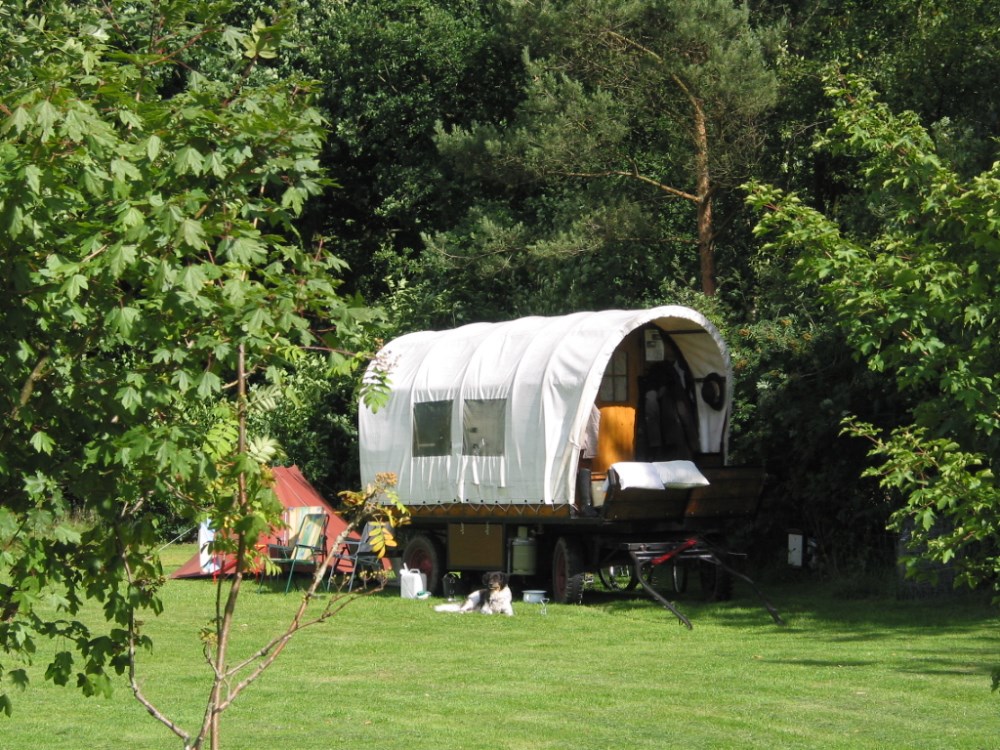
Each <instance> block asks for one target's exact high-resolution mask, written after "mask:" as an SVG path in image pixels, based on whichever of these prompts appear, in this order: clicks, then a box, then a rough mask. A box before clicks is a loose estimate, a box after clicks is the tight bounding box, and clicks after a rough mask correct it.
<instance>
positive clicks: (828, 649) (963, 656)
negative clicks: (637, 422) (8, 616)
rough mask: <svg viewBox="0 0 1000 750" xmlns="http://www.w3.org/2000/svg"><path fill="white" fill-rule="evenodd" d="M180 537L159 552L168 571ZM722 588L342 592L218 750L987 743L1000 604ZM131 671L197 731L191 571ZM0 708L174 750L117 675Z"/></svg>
mask: <svg viewBox="0 0 1000 750" xmlns="http://www.w3.org/2000/svg"><path fill="white" fill-rule="evenodd" d="M190 552H191V548H190V547H179V548H176V549H175V550H172V551H171V553H170V554H171V555H173V556H175V557H176V563H180V562H181V561H183V560H184V559H186V557H187V555H188V554H190ZM765 588H766V592H767V594H768V595H769V598H770V599H771V600H772V601H773V602H774V604H775V605H776V606H777V608H778V609H779V611H780V612H781V613H782V615H783V616H784V618H785V619H786V621H787V622H788V625H787V626H786V627H780V626H777V625H775V624H774V623H773V622H772V620H771V618H770V617H769V616H768V614H767V613H766V611H765V610H764V609H763V608H762V607H760V606H758V603H757V599H756V598H755V597H754V596H753V594H752V592H751V591H750V590H749V589H745V588H741V587H740V586H737V589H736V597H735V599H734V600H733V601H731V602H726V603H722V604H707V603H701V602H698V601H697V600H696V599H695V598H694V596H688V597H683V598H679V599H678V604H679V606H680V608H681V610H682V611H684V612H685V613H686V614H688V615H689V616H690V617H691V620H692V622H693V623H694V630H692V631H688V630H686V629H684V628H683V627H681V626H680V625H679V624H678V623H677V621H676V620H675V619H674V617H673V616H672V615H671V614H670V613H668V612H666V611H665V610H664V609H663V608H661V607H659V606H658V605H656V604H655V603H654V602H652V601H651V600H649V599H647V598H644V597H642V596H638V595H637V596H623V595H608V594H601V593H599V592H593V593H590V594H589V595H588V596H587V597H585V602H587V604H586V605H585V606H583V607H568V606H556V605H552V604H550V605H548V606H547V614H545V615H542V614H541V607H540V606H539V605H529V604H523V603H520V602H519V601H516V602H515V609H516V611H517V615H516V616H515V617H513V618H506V617H483V616H479V615H445V614H439V613H436V612H434V611H433V608H432V605H433V603H434V601H433V600H431V601H418V600H402V599H400V598H399V597H398V592H393V593H388V592H386V593H383V594H380V595H377V596H372V597H368V598H365V599H362V600H360V601H357V602H354V603H353V604H352V605H351V606H349V607H348V608H347V609H346V610H345V611H344V612H343V613H342V614H340V615H338V616H337V617H336V618H335V619H334V620H333V621H331V622H329V623H327V624H325V625H321V626H319V627H317V628H315V629H312V630H310V631H306V632H303V633H301V634H299V636H297V637H296V639H295V640H294V641H293V642H292V644H291V645H290V646H289V648H288V649H287V650H286V651H285V653H284V654H283V655H282V656H281V657H280V659H279V660H278V662H277V663H276V665H275V668H273V670H272V671H271V672H269V673H268V674H267V675H265V676H264V678H263V679H262V680H261V681H260V682H258V683H257V684H256V685H255V686H253V687H252V688H250V690H249V691H248V692H247V693H245V694H244V696H243V697H242V698H241V699H240V700H239V701H238V702H237V703H236V704H235V705H234V707H233V708H232V709H231V710H230V711H229V712H227V713H226V714H225V715H224V718H223V748H225V750H238V749H243V748H246V749H248V750H249V749H251V748H252V749H256V748H279V747H292V748H304V749H306V750H312V748H317V749H318V748H355V747H371V748H386V749H388V750H395V749H400V750H477V749H479V748H482V749H484V750H486V749H489V750H497V749H503V750H541V749H556V748H558V749H563V748H565V749H566V750H590V749H593V750H605V749H609V748H664V747H674V748H695V749H706V748H741V749H744V748H767V749H768V750H775V749H776V748H795V749H796V750H801V749H803V748H823V749H824V750H830V749H837V748H843V749H844V750H847V749H848V748H849V749H850V750H859V749H864V748H870V749H874V748H880V749H881V748H884V749H885V750H897V749H900V748H905V749H907V750H918V749H920V748H927V749H928V750H930V749H933V750H961V749H967V750H997V749H998V748H1000V695H996V694H993V693H991V692H990V679H989V671H990V669H991V668H992V667H993V666H994V665H996V664H997V663H1000V629H998V625H1000V618H998V617H997V613H996V610H995V609H991V608H990V607H989V606H988V605H987V604H986V603H985V602H983V601H979V600H974V599H971V598H956V599H950V600H948V601H945V602H941V601H934V602H924V601H917V602H914V601H897V600H895V599H892V598H878V599H838V598H835V597H834V596H832V595H830V594H829V592H827V591H825V590H821V589H818V588H817V587H815V586H813V585H807V584H803V583H797V584H780V585H770V586H766V587H765ZM163 596H164V600H165V603H166V613H165V615H164V616H162V617H160V618H158V619H152V620H150V622H149V623H148V625H147V632H148V633H149V634H150V635H151V636H152V637H153V640H154V642H155V644H156V645H155V649H154V651H153V652H152V653H149V654H143V655H141V662H140V665H139V672H140V680H141V682H142V683H143V685H144V688H145V690H146V692H147V695H148V696H149V697H150V698H151V699H152V700H153V701H154V702H155V703H157V704H158V706H159V707H160V708H161V709H162V710H164V711H165V712H167V713H168V714H170V715H171V716H173V717H175V718H176V719H178V720H180V721H181V722H183V723H185V724H186V725H187V726H188V727H189V728H190V727H193V726H194V725H195V724H196V723H197V722H198V719H199V717H200V714H201V711H202V709H203V706H204V698H205V695H206V693H207V690H208V680H207V677H208V673H207V667H206V666H205V664H204V662H203V661H202V658H201V654H200V644H199V641H198V637H197V634H198V630H199V627H200V626H201V625H202V624H204V623H205V621H206V620H207V618H208V616H209V614H210V612H211V611H212V605H213V588H212V585H211V583H210V582H206V581H170V582H169V583H168V584H167V586H166V588H165V589H164V592H163ZM295 603H296V596H295V595H294V594H289V595H287V596H286V595H284V594H282V593H272V592H265V593H260V594H258V593H256V590H255V589H254V588H252V587H251V588H250V589H249V590H248V591H247V595H246V596H245V598H244V600H243V607H242V609H241V611H240V613H239V615H238V620H237V623H238V631H239V639H240V643H239V645H238V647H237V650H238V651H242V652H248V651H249V650H250V649H252V648H253V647H254V646H258V645H260V644H261V643H262V642H263V641H264V640H265V639H266V638H267V637H268V636H270V635H272V634H274V633H275V632H277V631H278V629H279V628H280V627H281V625H282V623H283V622H285V621H286V620H287V619H288V615H289V613H290V612H291V611H292V609H293V608H294V606H295ZM41 673H42V670H41V669H39V668H38V667H35V668H33V672H32V674H33V685H32V687H31V688H29V689H28V691H26V692H24V693H16V694H15V695H14V696H13V697H14V701H15V703H14V716H13V717H12V718H10V719H6V718H3V717H2V716H0V750H21V749H27V748H46V750H80V749H81V748H88V749H90V750H101V749H104V748H109V749H110V748H115V749H116V750H119V749H122V748H127V749H129V750H145V749H146V748H149V749H153V748H179V747H180V743H179V742H178V741H177V740H176V739H175V738H174V736H173V735H172V734H170V733H169V732H168V731H167V730H166V729H165V728H163V727H162V726H160V725H159V724H158V723H157V722H155V721H154V720H153V719H152V718H150V717H149V716H148V715H147V714H146V713H145V712H144V710H143V709H142V708H141V707H140V706H139V705H138V704H137V703H136V702H135V701H134V699H133V698H132V696H131V693H130V691H129V690H128V687H127V685H126V684H125V682H124V681H123V682H122V683H121V687H120V688H118V689H116V692H115V695H114V697H113V698H111V699H104V698H91V699H86V698H83V697H82V696H81V695H80V694H79V693H78V692H76V691H75V690H72V689H68V688H57V687H54V686H52V685H50V684H47V683H45V682H43V680H42V675H41Z"/></svg>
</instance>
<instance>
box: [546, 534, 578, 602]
mask: <svg viewBox="0 0 1000 750" xmlns="http://www.w3.org/2000/svg"><path fill="white" fill-rule="evenodd" d="M586 579H587V571H586V570H585V569H584V565H583V552H582V551H581V549H580V545H579V543H577V542H576V541H574V540H572V539H567V538H566V537H559V541H557V542H556V546H555V547H554V548H553V549H552V601H554V602H557V603H559V604H580V603H582V602H583V587H584V584H585V583H586Z"/></svg>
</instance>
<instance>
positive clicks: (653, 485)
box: [611, 461, 663, 490]
mask: <svg viewBox="0 0 1000 750" xmlns="http://www.w3.org/2000/svg"><path fill="white" fill-rule="evenodd" d="M611 468H612V469H614V471H615V473H616V474H617V475H618V488H619V489H622V490H628V489H639V490H662V489H663V482H662V481H661V480H660V474H659V472H657V470H656V467H655V465H654V464H647V463H643V462H640V461H619V462H618V463H614V464H611Z"/></svg>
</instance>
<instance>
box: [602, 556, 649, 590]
mask: <svg viewBox="0 0 1000 750" xmlns="http://www.w3.org/2000/svg"><path fill="white" fill-rule="evenodd" d="M597 577H598V578H599V579H600V580H601V583H602V584H603V586H604V588H606V589H607V590H608V591H632V590H633V589H635V587H636V586H638V585H639V579H638V577H637V576H636V574H635V569H634V567H633V565H632V564H631V563H620V564H618V565H605V566H604V567H603V568H599V569H598V571H597Z"/></svg>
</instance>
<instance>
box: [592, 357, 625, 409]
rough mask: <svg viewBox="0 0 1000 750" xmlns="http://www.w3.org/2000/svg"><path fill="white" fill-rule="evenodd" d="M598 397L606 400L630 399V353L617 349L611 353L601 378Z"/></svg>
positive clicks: (620, 400)
mask: <svg viewBox="0 0 1000 750" xmlns="http://www.w3.org/2000/svg"><path fill="white" fill-rule="evenodd" d="M598 398H599V399H600V400H601V401H604V402H609V401H611V402H613V401H617V402H624V401H628V353H627V352H624V351H617V352H615V353H614V354H612V355H611V361H610V362H608V366H607V368H606V369H605V370H604V377H603V378H602V379H601V391H600V393H599V394H598Z"/></svg>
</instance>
